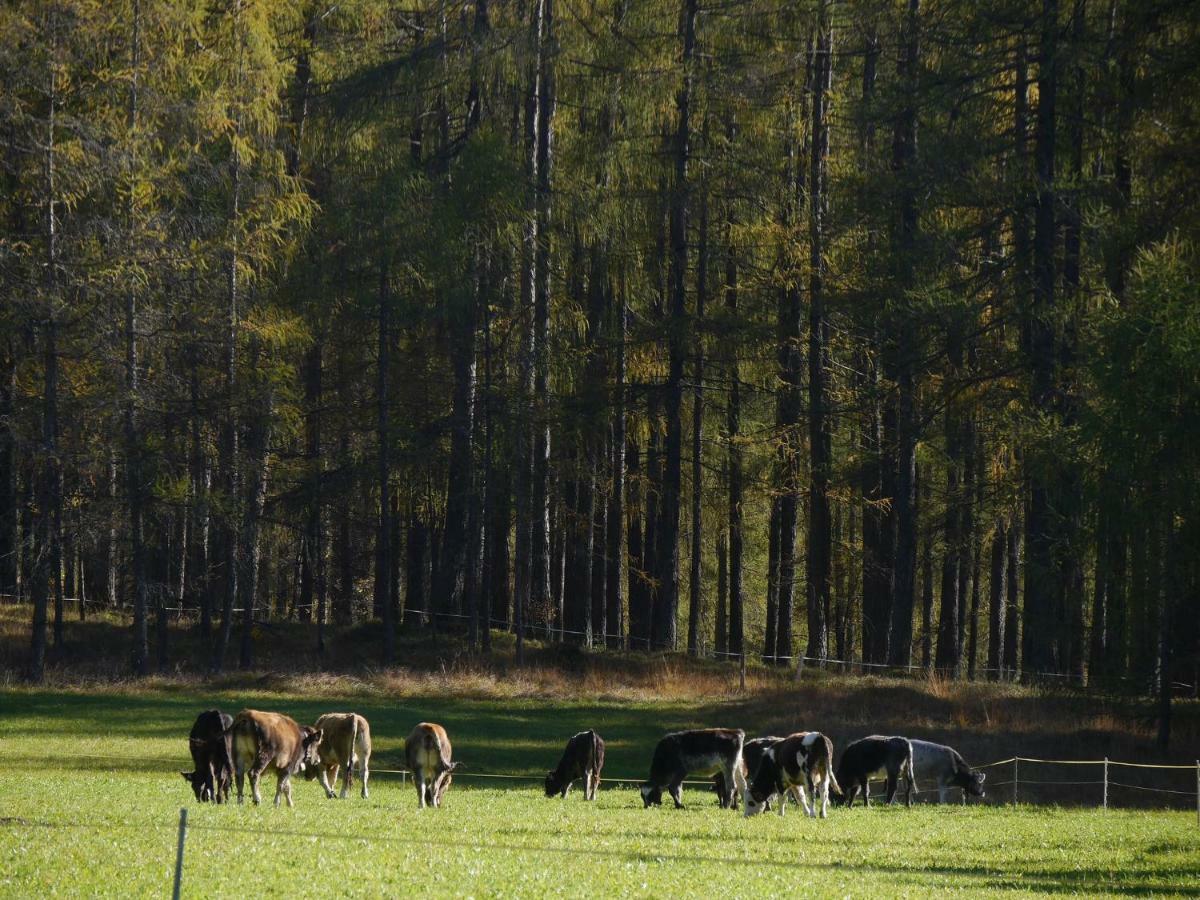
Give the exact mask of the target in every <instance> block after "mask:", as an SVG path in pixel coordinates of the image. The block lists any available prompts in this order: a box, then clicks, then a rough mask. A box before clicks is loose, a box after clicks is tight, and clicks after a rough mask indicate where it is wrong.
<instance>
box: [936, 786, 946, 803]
mask: <svg viewBox="0 0 1200 900" xmlns="http://www.w3.org/2000/svg"><path fill="white" fill-rule="evenodd" d="M945 802H946V783H945V782H944V781H939V782H938V803H939V804H942V803H945Z"/></svg>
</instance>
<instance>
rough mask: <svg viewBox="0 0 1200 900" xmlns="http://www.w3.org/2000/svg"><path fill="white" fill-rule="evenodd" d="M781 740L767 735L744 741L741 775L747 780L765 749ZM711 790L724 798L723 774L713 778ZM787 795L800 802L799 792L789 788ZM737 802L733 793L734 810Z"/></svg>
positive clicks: (754, 770) (769, 805)
mask: <svg viewBox="0 0 1200 900" xmlns="http://www.w3.org/2000/svg"><path fill="white" fill-rule="evenodd" d="M782 740H783V738H781V737H778V736H776V735H768V736H766V737H758V738H755V739H754V740H752V741H746V744H745V746H743V747H742V774H743V775H745V776H746V777H747V779H748V778H749V777H750V776H751V775H753V774H754V773H755V772H757V771H758V764H759V763H760V762H762V758H763V754H764V752H765V751H766V749H767V748H768V747H771V746H774V745H775V744H778V743H779V742H780V741H782ZM713 790H714V791H715V792H716V794H717V796H718V797H724V796H726V793H727V790H728V788H726V786H725V775H724V774H723V773H721V772H718V773H717V774H716V775H714V776H713ZM789 793H790V794H791V795H792V799H793V800H795V801H796V802H797V803H799V802H800V792H799V791H798V790H797V789H796V788H795V787H793V788H791V789H790V790H789ZM737 801H738V795H737V793H736V792H735V793H734V795H733V805H734V808H736V807H737ZM766 808H767V809H770V808H771V801H770V800H768V801H767V803H766Z"/></svg>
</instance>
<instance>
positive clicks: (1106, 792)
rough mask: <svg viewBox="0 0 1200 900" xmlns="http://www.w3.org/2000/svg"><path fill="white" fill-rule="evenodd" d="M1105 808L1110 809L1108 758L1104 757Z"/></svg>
mask: <svg viewBox="0 0 1200 900" xmlns="http://www.w3.org/2000/svg"><path fill="white" fill-rule="evenodd" d="M1104 808H1105V809H1108V757H1107V756H1106V757H1104Z"/></svg>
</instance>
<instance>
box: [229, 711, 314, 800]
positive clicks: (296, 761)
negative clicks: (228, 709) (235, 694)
mask: <svg viewBox="0 0 1200 900" xmlns="http://www.w3.org/2000/svg"><path fill="white" fill-rule="evenodd" d="M229 731H230V734H231V735H232V736H233V767H234V772H235V773H236V775H237V798H238V803H241V802H242V785H243V781H244V778H245V776H246V774H247V773H249V775H250V793H251V796H252V797H253V798H254V803H255V805H257V804H259V803H261V802H262V796H261V795H260V794H259V792H258V779H259V776H261V775H262V773H263V772H265V771H266V770H267V769H274V770H275V777H276V779H277V782H276V786H275V805H276V806H278V805H279V798H280V797H283V798H285V799H286V800H287V805H288V806H291V805H292V775H294V774H295V773H297V772H301V773H304V772H305V771H306V770H307V768H308V767H309V766H316V765H319V764H320V759H319V758H318V756H317V745H318V744H320V743H321V732H320V731H319V730H317V729H315V728H309V727H307V726H305V727H303V728H301V727H300V726H299V725H298V724H297V723H296V720H295V719H293V718H291V717H289V716H285V715H282V714H280V713H273V712H259V711H258V710H256V709H243V710H242V711H241V712H240V713H238V714H237V715H236V716H234V719H233V725H231V726H230V728H229Z"/></svg>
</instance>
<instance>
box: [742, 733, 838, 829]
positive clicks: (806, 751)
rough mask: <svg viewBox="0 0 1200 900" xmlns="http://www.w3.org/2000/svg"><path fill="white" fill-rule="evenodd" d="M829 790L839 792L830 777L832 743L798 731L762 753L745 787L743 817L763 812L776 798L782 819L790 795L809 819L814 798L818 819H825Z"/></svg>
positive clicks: (835, 780) (812, 734)
mask: <svg viewBox="0 0 1200 900" xmlns="http://www.w3.org/2000/svg"><path fill="white" fill-rule="evenodd" d="M805 788H808V793H809V794H811V795H812V803H809V801H808V798H807V797H806V796H805ZM830 788H833V789H834V790H837V791H839V792H840V790H841V789H840V788H839V787H838V782H837V779H836V778H835V777H834V774H833V742H832V741H831V740H829V738H827V737H826V736H825V735H823V734H821V733H820V732H819V731H798V732H796V733H795V734H792V735H788V736H787V737H785V738H784V739H783V740H781V741H779V742H777V743H775V744H772V745H771V746H769V747H766V748H765V749H764V750H763V754H762V759H761V760H760V761H759V764H758V767H757V768H756V769H755V771H754V774H753V775H752V776H751V778H750V782H749V784H748V785H747V787H746V791H745V800H746V809H745V812H744V815H746V816H753V815H757V814H758V813H760V812H763V811H764V810H766V809H767V808H768V804H769V802H770V801H771V800H772V799H774V798H776V797H778V799H779V814H780V815H781V816H782V815H783V813H784V810H785V809H786V808H787V795H788V794H789V793H791V794H792V795H793V796H794V797H796V800H797V802H798V803H799V804H800V806H801V807H802V808H803V809H804V812H805V813H806V814H807V815H808V816H810V817H816V815H817V798H820V800H821V810H820V815H821V818H822V819H824V818H825V817H826V810H827V809H828V808H829V791H830ZM797 795H798V796H797Z"/></svg>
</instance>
